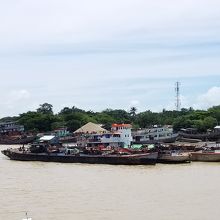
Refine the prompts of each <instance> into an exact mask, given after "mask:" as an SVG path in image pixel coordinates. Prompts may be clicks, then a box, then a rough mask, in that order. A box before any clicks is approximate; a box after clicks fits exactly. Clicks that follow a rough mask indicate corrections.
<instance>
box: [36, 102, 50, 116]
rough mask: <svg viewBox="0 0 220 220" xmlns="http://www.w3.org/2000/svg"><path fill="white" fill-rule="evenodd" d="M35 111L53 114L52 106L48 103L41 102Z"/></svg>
mask: <svg viewBox="0 0 220 220" xmlns="http://www.w3.org/2000/svg"><path fill="white" fill-rule="evenodd" d="M37 112H39V113H42V114H53V106H52V105H51V104H49V103H44V104H41V105H40V107H39V108H38V109H37Z"/></svg>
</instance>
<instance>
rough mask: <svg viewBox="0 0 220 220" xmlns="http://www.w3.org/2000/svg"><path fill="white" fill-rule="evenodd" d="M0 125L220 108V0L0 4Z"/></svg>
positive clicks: (12, 1) (42, 0)
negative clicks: (40, 114) (66, 115)
mask: <svg viewBox="0 0 220 220" xmlns="http://www.w3.org/2000/svg"><path fill="white" fill-rule="evenodd" d="M0 20H1V22H0V77H1V78H0V118H1V117H6V116H14V115H19V114H21V113H23V112H27V111H33V110H36V109H37V108H38V107H39V105H40V104H43V103H45V102H47V103H50V104H52V105H53V109H54V112H59V111H60V110H61V109H62V108H64V107H72V106H76V107H78V108H82V109H85V110H92V111H102V110H104V109H106V108H112V109H125V110H129V109H130V108H131V107H133V106H135V107H136V108H137V109H138V111H139V112H141V111H145V110H151V111H155V112H160V111H162V110H163V109H167V110H174V109H175V99H176V95H175V83H176V82H177V81H178V82H180V99H181V108H189V107H193V108H194V109H207V108H210V107H212V106H216V105H220V1H219V0H209V1H207V0H193V1H192V0H183V1H179V0H154V1H152V0H111V1H103V0H93V1H89V0H81V1H76V0H62V1H58V0H38V1H30V0H7V1H3V0H0Z"/></svg>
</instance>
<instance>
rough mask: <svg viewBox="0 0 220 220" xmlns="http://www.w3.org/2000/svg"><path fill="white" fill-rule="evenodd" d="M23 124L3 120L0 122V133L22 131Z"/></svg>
mask: <svg viewBox="0 0 220 220" xmlns="http://www.w3.org/2000/svg"><path fill="white" fill-rule="evenodd" d="M22 132H24V126H23V125H19V124H17V122H3V123H0V134H11V133H22Z"/></svg>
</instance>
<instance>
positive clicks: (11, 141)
mask: <svg viewBox="0 0 220 220" xmlns="http://www.w3.org/2000/svg"><path fill="white" fill-rule="evenodd" d="M35 139H36V136H29V137H25V138H17V139H10V138H1V137H0V144H5V145H15V144H28V143H32V142H33V141H34V140H35Z"/></svg>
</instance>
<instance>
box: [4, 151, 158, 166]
mask: <svg viewBox="0 0 220 220" xmlns="http://www.w3.org/2000/svg"><path fill="white" fill-rule="evenodd" d="M2 153H3V154H4V155H6V156H7V157H9V158H10V159H11V160H20V161H44V162H62V163H89V164H113V165H146V164H151V165H154V164H155V163H156V161H157V157H158V152H149V153H138V154H104V155H102V154H101V155H99V154H92V155H91V154H85V153H78V154H67V153H66V152H60V153H57V152H56V153H49V152H43V153H32V152H31V151H30V150H28V149H25V150H24V149H21V148H19V149H7V150H3V151H2Z"/></svg>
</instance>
